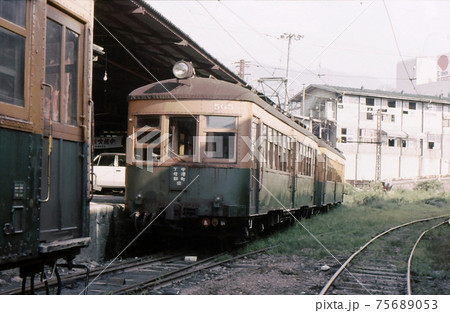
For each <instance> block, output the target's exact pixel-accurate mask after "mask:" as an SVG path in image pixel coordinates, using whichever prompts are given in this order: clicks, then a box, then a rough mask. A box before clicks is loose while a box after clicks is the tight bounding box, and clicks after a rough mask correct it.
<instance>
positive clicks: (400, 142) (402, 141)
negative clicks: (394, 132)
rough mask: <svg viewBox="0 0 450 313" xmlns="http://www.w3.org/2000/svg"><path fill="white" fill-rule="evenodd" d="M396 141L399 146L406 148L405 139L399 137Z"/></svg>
mask: <svg viewBox="0 0 450 313" xmlns="http://www.w3.org/2000/svg"><path fill="white" fill-rule="evenodd" d="M398 143H399V146H401V147H402V148H406V140H404V139H399V141H398Z"/></svg>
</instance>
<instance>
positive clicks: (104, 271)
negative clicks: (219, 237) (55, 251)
mask: <svg viewBox="0 0 450 313" xmlns="http://www.w3.org/2000/svg"><path fill="white" fill-rule="evenodd" d="M270 248H271V247H269V248H265V249H261V250H258V251H254V252H250V253H246V254H241V255H237V256H228V257H227V256H226V255H224V254H216V255H211V256H206V257H202V258H199V259H198V260H197V259H196V258H189V257H184V256H182V255H169V256H163V257H157V258H153V257H149V258H143V259H136V260H131V261H127V262H125V263H122V264H117V265H114V266H102V267H98V268H95V269H93V270H91V271H90V273H89V282H88V283H85V282H84V279H85V278H86V274H85V273H84V272H82V271H79V272H77V273H72V274H69V275H63V276H61V279H62V281H63V283H64V288H63V289H62V294H89V295H100V294H130V293H139V292H141V291H143V290H148V289H151V288H155V287H157V286H163V285H165V284H170V283H171V282H173V281H179V280H182V279H184V278H187V277H189V276H191V275H193V274H194V273H197V272H200V271H202V270H206V269H209V268H213V267H216V266H220V265H223V264H225V263H230V262H233V261H235V260H238V259H240V258H244V257H246V256H249V255H253V254H257V253H261V252H264V251H266V250H268V249H270ZM48 287H49V289H50V290H51V291H52V293H56V289H57V288H58V282H57V280H56V279H49V280H48ZM34 292H35V293H36V294H44V293H46V286H45V284H44V283H39V284H36V285H35V286H34ZM21 293H22V289H21V288H20V287H18V288H14V289H10V290H6V291H3V292H2V293H0V294H4V295H13V294H21Z"/></svg>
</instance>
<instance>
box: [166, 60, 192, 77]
mask: <svg viewBox="0 0 450 313" xmlns="http://www.w3.org/2000/svg"><path fill="white" fill-rule="evenodd" d="M172 72H173V75H174V76H175V77H176V78H178V79H184V78H189V77H192V76H194V75H195V70H194V66H193V65H192V63H191V62H187V61H178V62H177V63H175V65H174V66H173V69H172Z"/></svg>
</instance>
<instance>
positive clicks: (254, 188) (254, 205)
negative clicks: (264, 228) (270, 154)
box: [250, 118, 262, 214]
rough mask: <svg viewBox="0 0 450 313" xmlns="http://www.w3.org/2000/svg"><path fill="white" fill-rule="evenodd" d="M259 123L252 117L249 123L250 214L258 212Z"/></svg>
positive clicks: (259, 182)
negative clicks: (250, 166) (250, 163)
mask: <svg viewBox="0 0 450 313" xmlns="http://www.w3.org/2000/svg"><path fill="white" fill-rule="evenodd" d="M260 128H261V124H260V121H259V119H257V118H253V119H252V125H251V133H250V137H251V138H250V140H251V147H250V149H251V158H252V169H251V177H250V181H251V183H250V186H251V188H250V214H258V213H259V203H258V200H259V190H260V185H261V161H262V160H261V158H260V154H261V150H260V148H261V147H260V146H261V144H260V140H261V129H260Z"/></svg>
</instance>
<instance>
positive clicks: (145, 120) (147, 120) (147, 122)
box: [136, 115, 159, 128]
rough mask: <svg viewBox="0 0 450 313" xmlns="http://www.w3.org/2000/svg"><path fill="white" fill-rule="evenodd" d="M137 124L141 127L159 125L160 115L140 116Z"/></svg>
mask: <svg viewBox="0 0 450 313" xmlns="http://www.w3.org/2000/svg"><path fill="white" fill-rule="evenodd" d="M136 126H137V127H138V128H141V127H146V126H147V127H157V128H158V127H159V116H147V115H143V116H138V118H137V123H136Z"/></svg>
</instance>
